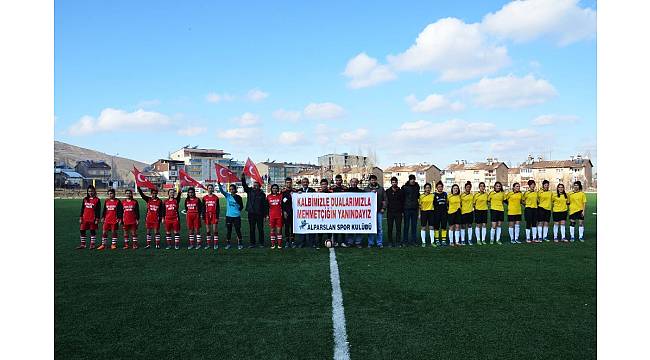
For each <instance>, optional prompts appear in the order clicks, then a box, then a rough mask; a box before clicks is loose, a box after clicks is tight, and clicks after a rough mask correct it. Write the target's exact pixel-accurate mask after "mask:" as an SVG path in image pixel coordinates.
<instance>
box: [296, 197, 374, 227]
mask: <svg viewBox="0 0 650 360" xmlns="http://www.w3.org/2000/svg"><path fill="white" fill-rule="evenodd" d="M291 200H292V202H293V231H294V232H295V233H296V234H316V233H343V234H355V233H356V234H376V233H377V194H376V193H374V192H368V193H301V194H298V193H293V194H291Z"/></svg>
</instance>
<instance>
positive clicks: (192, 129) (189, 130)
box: [176, 126, 208, 136]
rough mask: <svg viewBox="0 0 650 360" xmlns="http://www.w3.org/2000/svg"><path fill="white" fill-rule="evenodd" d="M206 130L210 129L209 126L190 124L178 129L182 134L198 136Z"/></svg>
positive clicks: (178, 132)
mask: <svg viewBox="0 0 650 360" xmlns="http://www.w3.org/2000/svg"><path fill="white" fill-rule="evenodd" d="M206 131H208V128H205V127H200V126H188V127H185V128H182V129H178V131H176V133H177V134H178V135H181V136H197V135H201V134H203V133H204V132H206Z"/></svg>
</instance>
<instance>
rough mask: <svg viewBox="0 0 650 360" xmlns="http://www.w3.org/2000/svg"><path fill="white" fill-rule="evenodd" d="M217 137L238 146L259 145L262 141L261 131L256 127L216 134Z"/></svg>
mask: <svg viewBox="0 0 650 360" xmlns="http://www.w3.org/2000/svg"><path fill="white" fill-rule="evenodd" d="M217 137H219V138H220V139H224V140H229V141H231V142H233V143H240V144H248V145H251V144H259V143H260V140H261V139H262V130H261V129H260V128H257V127H247V128H234V129H228V130H223V131H220V132H218V133H217Z"/></svg>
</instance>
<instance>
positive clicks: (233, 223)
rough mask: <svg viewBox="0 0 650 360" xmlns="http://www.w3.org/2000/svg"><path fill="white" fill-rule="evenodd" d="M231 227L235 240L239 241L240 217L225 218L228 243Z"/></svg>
mask: <svg viewBox="0 0 650 360" xmlns="http://www.w3.org/2000/svg"><path fill="white" fill-rule="evenodd" d="M233 227H234V228H235V233H237V240H240V241H241V217H232V216H226V230H227V231H226V240H228V242H230V239H231V236H232V228H233Z"/></svg>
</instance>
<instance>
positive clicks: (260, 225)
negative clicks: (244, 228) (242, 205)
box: [248, 214, 264, 246]
mask: <svg viewBox="0 0 650 360" xmlns="http://www.w3.org/2000/svg"><path fill="white" fill-rule="evenodd" d="M248 228H249V232H248V236H249V237H250V239H251V240H250V244H251V245H255V244H256V243H257V237H256V236H255V235H256V234H255V229H256V228H257V234H258V236H259V238H260V245H262V246H264V216H262V215H258V214H248Z"/></svg>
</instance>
